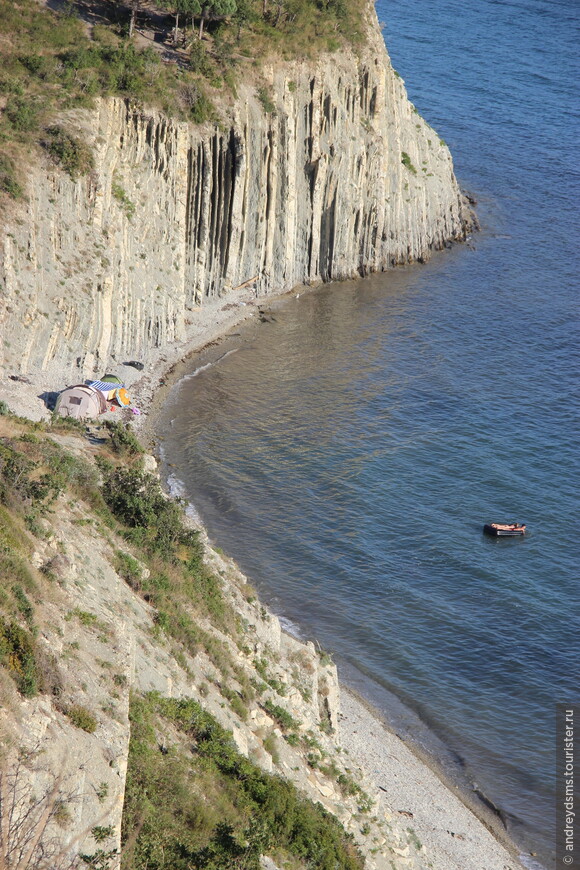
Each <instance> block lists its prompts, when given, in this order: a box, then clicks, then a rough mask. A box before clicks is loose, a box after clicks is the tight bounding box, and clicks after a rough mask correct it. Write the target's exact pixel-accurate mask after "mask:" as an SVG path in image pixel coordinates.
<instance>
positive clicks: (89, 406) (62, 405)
mask: <svg viewBox="0 0 580 870" xmlns="http://www.w3.org/2000/svg"><path fill="white" fill-rule="evenodd" d="M106 410H107V403H106V401H105V397H104V396H103V394H102V393H100V392H99V391H98V390H94V389H93V388H92V387H87V386H86V385H85V384H77V386H76V387H67V388H66V390H63V391H62V393H61V394H60V396H59V397H58V399H57V400H56V407H55V411H56V413H57V414H60V416H61V417H78V418H81V417H98V416H99V414H104V412H105V411H106Z"/></svg>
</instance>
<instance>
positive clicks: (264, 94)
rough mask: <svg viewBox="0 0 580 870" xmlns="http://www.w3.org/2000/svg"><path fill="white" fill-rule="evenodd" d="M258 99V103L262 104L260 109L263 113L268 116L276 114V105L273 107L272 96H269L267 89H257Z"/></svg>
mask: <svg viewBox="0 0 580 870" xmlns="http://www.w3.org/2000/svg"><path fill="white" fill-rule="evenodd" d="M258 99H259V101H260V103H261V104H262V108H263V109H264V111H265V112H267V113H268V114H269V115H275V114H276V105H275V103H274V101H273V100H272V96H271V93H270V91H269V90H268V88H266V87H261V88H258Z"/></svg>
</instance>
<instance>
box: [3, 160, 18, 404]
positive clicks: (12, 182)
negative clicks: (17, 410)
mask: <svg viewBox="0 0 580 870" xmlns="http://www.w3.org/2000/svg"><path fill="white" fill-rule="evenodd" d="M0 192H2V193H7V194H8V196H11V197H12V199H21V197H22V196H23V195H24V189H23V188H22V186H21V185H20V184H19V182H18V180H17V178H16V169H15V166H14V163H13V161H12V160H10V159H9V158H8V157H6V156H5V155H3V154H0ZM0 404H1V406H2V409H4V410H2V409H0V414H9V413H10V411H9V409H8V405H7V404H6V402H4V401H2V402H0Z"/></svg>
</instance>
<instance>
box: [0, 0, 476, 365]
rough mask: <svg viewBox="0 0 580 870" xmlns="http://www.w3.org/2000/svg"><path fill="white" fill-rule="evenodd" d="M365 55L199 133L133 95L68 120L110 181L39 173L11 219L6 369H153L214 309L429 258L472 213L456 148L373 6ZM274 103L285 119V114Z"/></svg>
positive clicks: (252, 94)
mask: <svg viewBox="0 0 580 870" xmlns="http://www.w3.org/2000/svg"><path fill="white" fill-rule="evenodd" d="M372 16H373V21H372V22H371V26H370V36H369V42H368V44H367V46H366V48H365V49H364V50H363V51H361V54H360V56H359V55H355V54H354V53H349V52H342V53H340V54H337V55H334V54H333V55H327V56H322V57H321V58H320V59H319V60H318V61H317V62H315V63H312V62H289V63H277V64H276V65H271V66H270V67H269V68H266V69H265V70H263V74H264V75H265V77H266V79H267V81H268V87H267V89H266V90H267V92H268V93H269V94H270V99H271V101H272V104H273V105H274V106H275V111H270V112H268V111H266V110H265V108H264V106H263V105H262V104H263V103H268V101H267V100H265V99H264V90H262V100H260V99H259V98H258V92H257V90H256V88H255V87H254V86H253V85H249V84H245V85H241V86H240V88H239V93H238V98H237V100H236V101H235V103H234V105H233V107H230V109H229V110H227V111H226V110H224V112H225V113H226V114H227V116H228V121H227V123H224V124H222V125H220V126H212V125H209V124H206V125H204V126H198V127H196V126H193V125H189V124H186V123H181V122H177V121H174V120H170V119H168V118H167V117H164V116H163V115H161V114H159V113H157V112H155V111H149V110H147V109H143V108H140V107H138V106H135V105H130V104H128V103H127V102H125V101H123V100H121V99H101V100H99V101H98V103H97V106H96V108H95V110H94V111H92V112H90V113H89V112H86V113H75V114H71V115H70V116H69V117H68V118H67V119H65V120H64V123H66V124H68V126H70V127H71V129H73V130H76V132H77V135H81V136H82V137H83V138H84V139H85V140H86V141H88V142H90V143H91V146H92V149H93V153H94V156H95V170H94V172H93V173H92V174H91V175H90V176H88V177H86V178H83V179H80V180H78V181H76V182H75V181H73V180H71V178H70V177H69V176H68V175H66V174H65V173H63V172H61V171H59V170H58V169H57V168H56V167H53V166H51V165H48V164H47V163H45V164H44V165H38V166H36V167H35V168H34V170H33V172H32V177H31V179H30V185H29V191H28V196H29V201H28V203H27V205H26V206H25V207H23V208H21V209H20V211H18V210H15V212H14V213H13V214H11V215H10V216H7V215H5V216H4V230H3V239H2V249H1V254H0V283H1V285H2V311H1V315H0V316H1V322H2V329H3V333H4V336H5V340H4V343H3V347H2V348H1V353H2V358H1V359H0V364H2V366H3V368H4V369H5V370H10V371H20V372H21V373H26V372H28V371H33V370H39V369H40V370H46V369H49V368H50V367H51V366H54V367H55V370H56V367H58V371H59V372H60V373H61V374H62V375H63V376H64V377H66V378H67V379H68V380H69V381H74V380H80V379H81V378H82V377H86V376H89V375H91V374H93V372H97V373H101V374H102V371H101V370H102V369H103V367H105V368H106V367H107V364H108V363H109V362H110V360H111V359H115V358H116V359H121V358H122V357H125V356H128V357H135V356H137V357H138V358H140V359H143V360H146V361H147V360H149V361H150V360H152V359H154V358H155V357H156V356H158V355H159V352H160V350H159V349H160V348H167V346H169V345H171V344H172V343H173V342H176V341H183V340H185V339H186V338H187V335H188V327H189V326H190V325H191V324H192V323H195V319H196V312H198V310H199V307H200V306H202V305H203V304H204V301H205V300H207V299H208V298H211V297H216V296H225V295H228V296H229V297H230V298H231V300H232V301H234V302H235V301H236V293H238V296H239V291H237V290H236V288H237V287H238V286H239V285H240V284H242V283H245V282H247V281H249V280H250V279H254V285H255V290H256V295H265V294H267V293H270V292H274V291H276V292H280V291H283V290H286V289H290V288H291V287H293V286H295V285H297V284H299V283H312V282H317V281H320V280H330V279H341V278H347V277H353V276H356V275H357V274H361V275H363V274H366V273H368V272H372V271H377V270H382V269H386V268H389V267H391V266H393V265H396V264H399V263H408V262H411V261H413V260H420V259H424V258H427V257H428V256H429V254H430V252H431V251H432V250H434V249H436V248H440V247H442V246H443V245H444V244H445V243H446V242H448V241H449V240H454V239H461V238H463V237H464V235H465V230H466V226H467V223H468V222H469V213H468V210H467V209H466V207H465V204H464V201H463V198H462V196H461V194H460V191H459V189H458V186H457V182H456V180H455V177H454V174H453V167H452V160H451V156H450V153H449V151H448V149H447V147H446V146H445V145H444V144H443V143H442V142H441V141H440V140H439V137H438V136H437V134H436V133H435V132H434V131H433V130H432V129H431V128H430V127H429V125H428V124H427V123H426V122H425V121H424V120H423V119H422V118H421V117H420V116H419V115H418V114H417V113H416V112H415V111H414V108H413V106H412V104H411V103H409V101H408V99H407V96H406V92H405V88H404V84H403V81H402V80H401V79H400V78H399V77H398V75H397V74H396V73H395V71H394V70H393V69H392V67H391V64H390V61H389V58H388V56H387V54H386V52H385V49H384V45H383V41H382V37H381V34H380V31H379V29H378V26H377V24H376V18H375V16H374V12H373V13H372ZM267 108H269V109H270V108H271V106H270V105H269V104H268V105H267Z"/></svg>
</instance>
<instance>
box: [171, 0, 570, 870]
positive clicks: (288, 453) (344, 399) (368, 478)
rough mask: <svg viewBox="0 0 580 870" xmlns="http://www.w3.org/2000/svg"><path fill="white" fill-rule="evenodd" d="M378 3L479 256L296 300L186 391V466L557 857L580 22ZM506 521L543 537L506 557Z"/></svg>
mask: <svg viewBox="0 0 580 870" xmlns="http://www.w3.org/2000/svg"><path fill="white" fill-rule="evenodd" d="M377 10H378V15H379V19H382V20H384V21H386V22H387V27H386V30H385V34H386V41H387V44H388V46H389V50H390V54H391V58H392V60H393V64H394V66H395V68H396V69H398V71H399V72H400V74H401V75H402V76H403V77H404V78H405V80H406V83H407V87H408V90H409V95H410V98H411V99H412V100H413V102H414V103H415V104H416V106H417V108H418V109H419V111H420V112H421V114H423V115H424V116H425V117H426V118H427V120H428V121H429V122H430V123H431V124H432V125H433V126H434V127H435V128H436V130H437V131H438V133H439V134H440V135H441V136H442V137H443V138H444V139H445V140H446V141H447V142H448V144H449V145H450V147H451V149H452V152H453V154H454V157H455V164H456V171H457V174H458V176H459V178H460V181H461V182H462V183H463V185H464V186H466V187H467V188H469V190H470V191H471V192H472V193H474V194H475V195H476V196H477V197H478V200H479V206H478V213H479V217H480V220H481V221H482V231H481V233H480V234H478V236H476V237H475V238H474V240H473V245H474V249H471V248H469V247H467V246H463V247H456V248H454V249H453V250H452V251H451V252H446V253H443V254H440V255H437V256H436V257H435V258H434V260H433V261H432V262H431V263H429V264H428V265H426V266H424V267H412V268H409V269H404V270H400V271H396V272H391V273H387V274H384V275H379V276H375V277H373V278H370V279H368V280H365V281H359V282H352V283H345V284H340V285H332V286H328V287H326V288H323V289H321V290H318V291H316V292H315V293H309V294H306V295H305V296H302V297H301V298H300V299H296V300H295V299H292V300H289V301H288V303H287V304H286V305H285V306H283V307H282V308H281V309H280V310H279V312H278V314H277V321H276V322H275V323H268V324H263V325H261V326H258V325H256V326H255V327H254V328H251V329H249V330H247V331H246V332H244V333H243V334H242V335H241V336H240V337H238V338H234V339H231V340H230V342H229V343H228V344H227V345H225V349H229V350H233V351H234V352H233V353H230V354H229V355H227V356H225V357H224V358H222V359H221V361H219V362H218V363H217V364H216V365H213V366H212V367H209V368H207V369H206V370H204V371H203V372H200V373H199V374H198V375H197V376H196V377H194V378H191V379H189V380H186V381H184V382H183V383H182V384H181V386H180V388H179V389H178V390H177V391H176V393H175V395H174V396H173V398H172V400H171V402H170V404H169V406H168V417H167V423H166V424H165V425H164V426H163V427H162V433H161V434H162V435H163V436H164V449H165V451H166V457H167V459H168V461H171V462H173V463H176V464H177V466H178V468H179V471H178V475H179V477H180V478H181V479H182V480H183V482H184V484H185V487H186V491H187V493H188V495H189V496H190V497H191V498H192V500H193V501H194V503H195V504H196V506H197V507H198V509H199V511H200V513H201V515H202V517H203V519H204V521H205V522H206V524H207V526H208V528H209V530H210V533H211V535H212V536H213V537H214V538H215V539H216V540H217V542H218V543H219V544H220V545H222V546H223V547H224V548H225V549H226V550H227V551H228V552H230V553H231V554H232V555H233V556H235V557H236V558H237V559H238V561H239V562H240V563H241V565H242V567H243V568H244V569H245V570H246V571H247V572H248V573H249V574H250V575H251V577H252V578H253V580H254V581H255V583H256V584H257V585H258V587H259V588H260V591H261V593H262V594H263V595H264V596H265V597H266V598H267V599H268V600H269V601H270V602H271V603H273V604H274V606H275V607H276V609H277V611H278V612H279V613H282V614H284V615H285V616H286V617H288V618H289V619H290V620H291V621H293V622H294V623H297V624H299V625H300V626H301V630H302V631H303V632H304V633H305V634H306V635H308V636H315V637H317V638H318V639H319V640H320V641H321V642H322V644H323V645H325V646H326V647H328V648H330V649H332V650H334V651H335V652H336V654H337V656H338V658H339V661H340V662H341V663H344V666H345V669H346V672H348V673H350V674H351V676H352V675H353V674H355V673H359V674H363V675H365V677H366V682H364V686H365V689H366V691H367V693H368V694H369V695H370V696H372V697H373V699H374V700H376V701H377V703H379V704H382V705H383V707H386V706H387V705H388V700H387V697H388V696H386V695H384V694H383V689H388V690H390V691H392V692H394V693H395V694H396V695H397V696H398V697H399V698H401V699H402V700H403V701H404V702H405V703H406V704H408V705H409V707H411V708H412V709H413V710H415V711H416V712H417V713H419V715H420V716H421V717H422V718H423V720H424V721H426V722H427V723H428V724H429V726H430V727H431V728H432V729H433V730H434V731H435V732H436V733H437V734H438V735H439V736H440V737H441V738H442V739H443V740H444V742H445V744H446V745H447V746H448V747H450V748H451V749H452V750H453V752H455V753H457V755H458V756H459V757H461V759H463V763H464V765H465V773H466V775H467V777H468V779H469V780H470V781H472V782H475V783H477V785H478V787H479V788H480V789H481V790H482V791H483V792H485V793H486V794H487V795H489V797H490V798H491V799H492V800H493V801H494V802H495V803H496V804H498V805H499V806H501V807H502V809H503V810H504V811H505V812H506V813H507V816H508V819H509V829H510V831H511V833H512V834H513V836H514V837H515V838H516V839H517V840H518V841H519V842H520V843H522V844H523V846H524V847H526V848H527V849H531V850H534V851H537V852H538V853H539V854H540V855H541V856H542V858H543V860H544V861H545V862H546V864H548V862H549V861H550V859H551V855H552V849H553V840H554V833H553V824H554V813H553V806H554V787H555V785H554V770H553V768H554V755H553V746H554V705H555V702H556V701H559V700H566V699H568V700H570V699H573V698H574V697H577V695H578V662H579V661H580V619H579V607H578V604H579V594H578V583H577V567H576V566H577V564H578V557H579V555H580V554H579V552H578V521H577V514H578V498H577V495H576V493H577V491H578V483H579V481H578V477H579V475H578V471H579V460H578V456H579V454H578V440H577V431H578V428H577V427H578V407H579V405H578V397H577V387H578V383H579V379H578V375H579V368H580V365H579V355H578V303H577V289H576V286H577V275H578V272H579V266H580V262H579V257H578V236H577V224H578V201H579V200H578V197H579V195H580V185H579V183H578V170H577V159H578V153H577V142H578V137H579V134H580V125H579V123H578V99H577V95H576V85H577V82H578V80H579V76H578V63H577V59H578V51H577V46H578V44H580V41H579V39H578V37H579V33H578V12H579V6H578V5H577V4H575V3H572V2H563V0H526V2H506V0H503V2H492V0H478V2H477V3H473V4H466V3H463V2H461V3H460V2H458V0H440V2H437V3H435V2H419V0H397V2H396V3H392V4H391V3H389V4H387V3H384V2H383V3H381V2H379V4H378V6H377ZM170 418H171V419H172V421H173V422H172V424H171V425H169V419H170ZM496 519H497V520H504V521H511V520H517V521H523V522H526V523H527V525H528V528H529V531H530V534H529V536H528V537H527V538H525V539H523V540H508V541H506V540H503V541H496V540H490V539H486V538H484V537H483V536H482V534H481V527H482V523H483V522H485V521H489V520H496ZM361 684H362V683H361Z"/></svg>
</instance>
